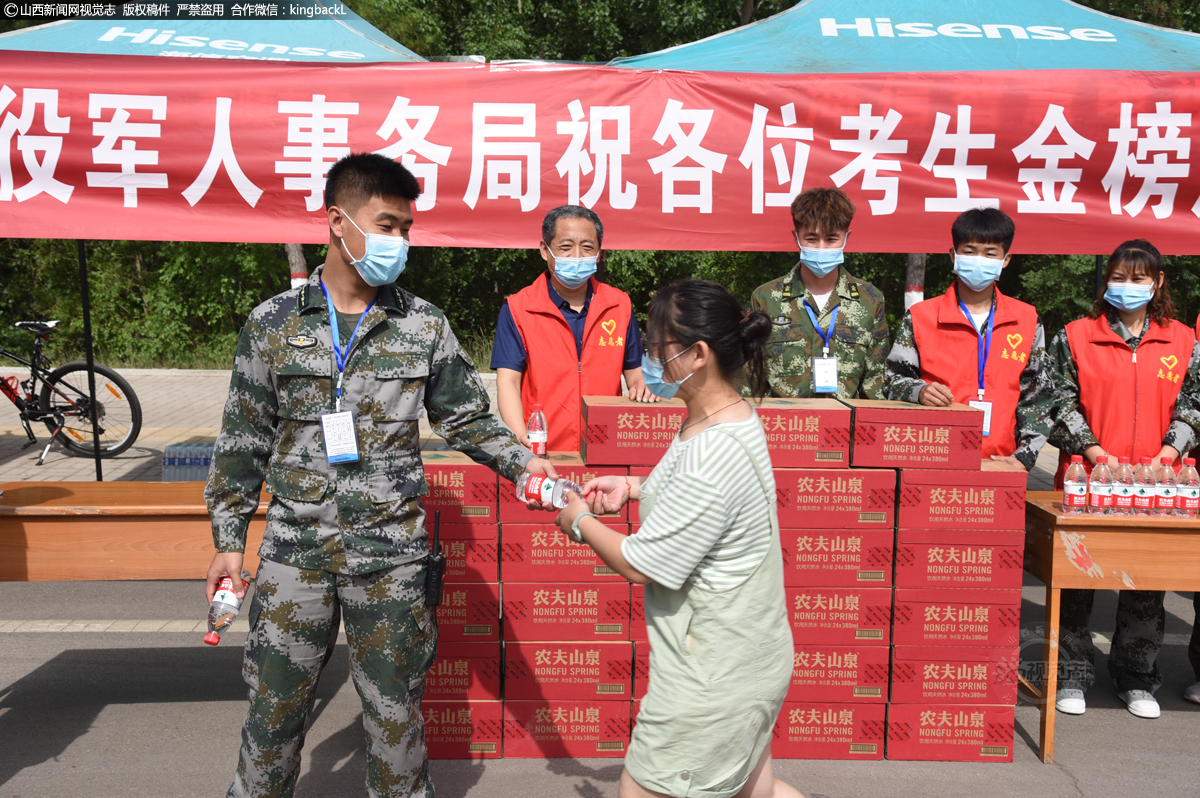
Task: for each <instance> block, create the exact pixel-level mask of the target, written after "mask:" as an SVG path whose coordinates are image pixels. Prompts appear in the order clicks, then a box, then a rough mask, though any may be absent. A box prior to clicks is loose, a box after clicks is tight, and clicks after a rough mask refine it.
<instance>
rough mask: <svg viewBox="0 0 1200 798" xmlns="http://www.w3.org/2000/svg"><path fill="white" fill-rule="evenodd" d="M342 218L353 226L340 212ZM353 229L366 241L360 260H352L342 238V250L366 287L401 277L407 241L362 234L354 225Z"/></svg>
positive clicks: (347, 215)
mask: <svg viewBox="0 0 1200 798" xmlns="http://www.w3.org/2000/svg"><path fill="white" fill-rule="evenodd" d="M342 218H343V219H345V220H346V221H348V222H349V223H350V224H354V220H353V219H351V218H350V216H349V214H347V213H346V212H345V211H342ZM354 229H355V230H357V231H358V232H360V233H362V234H363V237H364V238H366V240H367V241H366V251H365V252H363V256H362V258H360V259H358V260H355V259H354V256H353V255H351V254H350V250H349V249H348V248H347V247H346V240H345V239H344V238H343V239H342V249H343V250H344V251H345V253H346V257H348V258H349V259H350V262H351V263H352V264H354V268H355V269H357V270H358V273H359V275H360V276H361V277H362V278H363V280H364V281H366V283H367V285H373V286H375V287H379V286H381V285H388V284H390V283H394V282H396V278H397V277H399V276H400V275H401V273H402V272H403V271H404V266H405V265H406V264H407V263H408V239H406V238H404V237H403V236H387V235H383V234H381V233H363V229H362V228H361V227H359V226H358V225H357V224H354Z"/></svg>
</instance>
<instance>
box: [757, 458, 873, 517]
mask: <svg viewBox="0 0 1200 798" xmlns="http://www.w3.org/2000/svg"><path fill="white" fill-rule="evenodd" d="M774 473H775V506H776V510H777V511H778V513H779V526H780V527H781V528H785V529H868V528H869V529H892V528H893V526H894V524H895V518H896V472H895V471H892V470H890V469H881V468H874V469H861V468H850V469H836V468H776V469H775V470H774Z"/></svg>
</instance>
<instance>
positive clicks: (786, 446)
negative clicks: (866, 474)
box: [755, 399, 850, 468]
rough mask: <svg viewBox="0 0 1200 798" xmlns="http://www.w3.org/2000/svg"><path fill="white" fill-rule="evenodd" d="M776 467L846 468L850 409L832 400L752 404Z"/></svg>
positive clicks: (790, 400)
mask: <svg viewBox="0 0 1200 798" xmlns="http://www.w3.org/2000/svg"><path fill="white" fill-rule="evenodd" d="M755 409H756V410H757V411H758V417H759V419H760V420H761V421H762V425H763V432H765V433H766V436H767V449H768V450H769V451H770V453H771V463H772V464H773V465H774V466H775V467H776V468H849V467H850V410H849V409H848V408H847V407H846V406H845V405H844V404H842V403H841V402H839V401H837V400H836V399H763V400H762V402H761V403H756V404H755Z"/></svg>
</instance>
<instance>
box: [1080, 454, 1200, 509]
mask: <svg viewBox="0 0 1200 798" xmlns="http://www.w3.org/2000/svg"><path fill="white" fill-rule="evenodd" d="M1109 459H1110V458H1109V456H1108V455H1101V456H1099V457H1097V458H1096V467H1095V468H1093V469H1092V473H1091V476H1090V477H1089V476H1088V474H1087V471H1085V470H1084V467H1083V457H1081V456H1080V455H1072V457H1071V465H1070V466H1069V467H1068V468H1067V472H1066V474H1064V475H1063V513H1064V514H1066V515H1079V514H1081V513H1085V512H1086V513H1090V514H1092V515H1159V516H1168V515H1170V516H1181V517H1184V518H1195V517H1196V515H1197V512H1198V511H1200V473H1197V471H1196V461H1195V459H1194V458H1191V457H1185V458H1183V468H1181V469H1180V470H1179V473H1178V474H1176V473H1175V469H1174V468H1173V467H1172V465H1171V458H1170V457H1163V458H1160V460H1159V465H1158V468H1154V466H1153V465H1152V460H1151V458H1149V457H1143V458H1141V460H1140V461H1139V463H1138V467H1137V468H1136V469H1135V468H1134V467H1133V466H1132V464H1131V463H1130V461H1129V458H1128V457H1122V458H1120V460H1119V461H1118V463H1117V467H1116V469H1115V470H1114V469H1113V468H1111V467H1110V466H1109V464H1108V463H1109Z"/></svg>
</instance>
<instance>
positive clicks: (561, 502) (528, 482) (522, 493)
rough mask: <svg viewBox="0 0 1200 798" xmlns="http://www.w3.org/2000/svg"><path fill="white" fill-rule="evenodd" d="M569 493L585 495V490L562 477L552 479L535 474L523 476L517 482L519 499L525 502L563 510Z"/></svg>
mask: <svg viewBox="0 0 1200 798" xmlns="http://www.w3.org/2000/svg"><path fill="white" fill-rule="evenodd" d="M567 491H571V492H573V493H575V494H576V495H578V496H582V495H583V488H581V487H579V486H578V485H576V484H575V483H574V482H572V481H571V480H569V479H563V478H561V477H560V478H559V479H551V478H550V477H542V476H537V475H535V474H522V475H521V478H520V479H518V480H517V498H518V499H520V500H521V501H523V502H541V503H542V504H553V505H554V506H555V507H557V508H558V509H560V510H561V509H562V508H564V507H566V506H567Z"/></svg>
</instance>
